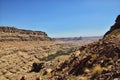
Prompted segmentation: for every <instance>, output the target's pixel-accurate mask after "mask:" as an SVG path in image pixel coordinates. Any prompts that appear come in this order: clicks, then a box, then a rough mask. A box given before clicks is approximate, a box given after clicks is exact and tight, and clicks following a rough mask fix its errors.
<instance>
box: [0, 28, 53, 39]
mask: <svg viewBox="0 0 120 80" xmlns="http://www.w3.org/2000/svg"><path fill="white" fill-rule="evenodd" d="M50 40H51V38H50V37H48V36H47V34H46V33H45V32H42V31H32V30H23V29H17V28H14V27H7V26H0V41H50Z"/></svg>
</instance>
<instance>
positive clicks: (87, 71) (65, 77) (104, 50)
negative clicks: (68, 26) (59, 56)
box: [51, 15, 120, 80]
mask: <svg viewBox="0 0 120 80" xmlns="http://www.w3.org/2000/svg"><path fill="white" fill-rule="evenodd" d="M52 74H53V77H52V78H51V79H53V80H54V79H56V80H69V79H70V80H72V79H73V80H120V15H119V16H118V17H117V19H116V21H115V24H114V25H113V26H112V27H111V29H110V31H108V32H107V33H106V34H105V35H104V38H103V39H100V40H99V41H96V42H93V43H91V44H88V45H85V46H82V47H80V48H79V49H78V50H76V51H75V52H73V54H72V55H71V57H70V58H69V59H68V60H66V61H65V62H63V63H61V64H60V65H58V67H57V68H56V69H55V70H53V73H52Z"/></svg>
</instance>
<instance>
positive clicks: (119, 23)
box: [104, 15, 120, 36]
mask: <svg viewBox="0 0 120 80" xmlns="http://www.w3.org/2000/svg"><path fill="white" fill-rule="evenodd" d="M118 34H120V15H118V17H117V18H116V20H115V24H114V25H113V26H112V27H111V28H110V30H109V31H108V32H107V33H106V34H105V35H104V36H106V35H118Z"/></svg>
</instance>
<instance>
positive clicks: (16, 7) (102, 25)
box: [0, 0, 120, 37]
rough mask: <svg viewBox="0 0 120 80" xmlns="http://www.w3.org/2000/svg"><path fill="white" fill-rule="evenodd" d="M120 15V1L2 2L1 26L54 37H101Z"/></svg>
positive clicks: (54, 0) (23, 0) (6, 0)
mask: <svg viewBox="0 0 120 80" xmlns="http://www.w3.org/2000/svg"><path fill="white" fill-rule="evenodd" d="M118 14H120V0H0V25H4V26H14V27H17V28H21V29H30V30H37V31H45V32H46V33H47V34H48V36H50V37H73V36H101V35H104V33H105V32H106V31H107V30H109V28H110V26H112V25H113V24H114V21H115V18H116V17H117V15H118Z"/></svg>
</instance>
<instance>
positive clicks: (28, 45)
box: [0, 15, 120, 80]
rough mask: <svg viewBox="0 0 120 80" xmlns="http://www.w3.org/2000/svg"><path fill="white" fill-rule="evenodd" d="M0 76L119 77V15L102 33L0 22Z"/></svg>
mask: <svg viewBox="0 0 120 80" xmlns="http://www.w3.org/2000/svg"><path fill="white" fill-rule="evenodd" d="M0 80H120V15H119V16H118V17H117V18H116V20H115V24H114V25H113V26H111V28H110V30H109V31H108V32H106V33H105V35H104V36H103V37H91V38H90V37H89V38H88V37H87V38H85V37H83V38H82V37H79V38H72V39H71V38H50V37H48V36H47V34H46V33H45V32H42V31H32V30H23V29H17V28H14V27H7V26H0Z"/></svg>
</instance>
